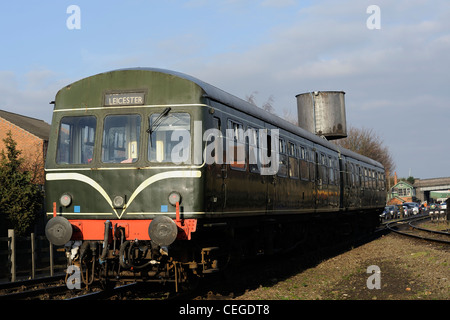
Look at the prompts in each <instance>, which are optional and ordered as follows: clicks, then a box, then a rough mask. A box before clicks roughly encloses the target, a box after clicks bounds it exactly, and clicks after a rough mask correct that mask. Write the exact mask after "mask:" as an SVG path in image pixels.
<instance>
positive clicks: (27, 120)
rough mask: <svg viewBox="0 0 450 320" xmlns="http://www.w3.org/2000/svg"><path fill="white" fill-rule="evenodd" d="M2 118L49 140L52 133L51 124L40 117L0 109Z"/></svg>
mask: <svg viewBox="0 0 450 320" xmlns="http://www.w3.org/2000/svg"><path fill="white" fill-rule="evenodd" d="M0 118H3V119H5V120H7V121H9V122H11V123H13V124H15V125H16V126H18V127H21V128H22V129H24V130H26V131H28V132H30V133H31V134H34V135H35V136H37V137H39V138H41V139H42V140H48V137H49V135H50V125H49V124H48V123H47V122H45V121H43V120H39V119H35V118H31V117H27V116H23V115H20V114H17V113H12V112H9V111H4V110H0Z"/></svg>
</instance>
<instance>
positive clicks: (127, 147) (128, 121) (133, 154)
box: [102, 114, 141, 163]
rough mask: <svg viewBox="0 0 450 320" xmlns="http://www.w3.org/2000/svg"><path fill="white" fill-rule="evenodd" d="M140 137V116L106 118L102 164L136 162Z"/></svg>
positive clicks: (112, 116) (111, 116)
mask: <svg viewBox="0 0 450 320" xmlns="http://www.w3.org/2000/svg"><path fill="white" fill-rule="evenodd" d="M140 135H141V116H140V115H137V114H132V115H110V116H106V117H105V121H104V125H103V140H102V162H105V163H133V162H136V161H137V159H138V157H139V141H140Z"/></svg>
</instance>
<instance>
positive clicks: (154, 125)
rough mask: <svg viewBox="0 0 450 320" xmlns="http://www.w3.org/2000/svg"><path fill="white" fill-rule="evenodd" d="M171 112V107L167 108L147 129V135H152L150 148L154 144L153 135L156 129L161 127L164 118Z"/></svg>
mask: <svg viewBox="0 0 450 320" xmlns="http://www.w3.org/2000/svg"><path fill="white" fill-rule="evenodd" d="M170 110H171V108H170V107H167V108H165V109H164V111H163V112H161V114H160V115H159V116H158V118H156V120H155V121H154V122H153V123H152V124H151V125H150V127H149V128H148V129H147V133H148V134H149V135H150V146H151V144H152V133H153V132H155V131H156V129H158V127H159V126H160V125H161V123H162V121H163V118H164V117H166V116H167V115H168V114H169V112H170Z"/></svg>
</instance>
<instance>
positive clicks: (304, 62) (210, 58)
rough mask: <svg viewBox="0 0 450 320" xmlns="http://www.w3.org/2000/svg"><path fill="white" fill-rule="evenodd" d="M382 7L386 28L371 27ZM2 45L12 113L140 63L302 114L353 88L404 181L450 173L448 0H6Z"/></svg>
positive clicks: (4, 105) (363, 118) (351, 104)
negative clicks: (372, 9) (314, 100)
mask: <svg viewBox="0 0 450 320" xmlns="http://www.w3.org/2000/svg"><path fill="white" fill-rule="evenodd" d="M373 4H375V5H377V6H378V7H379V8H380V20H379V22H380V26H381V29H374V30H371V29H369V28H367V24H366V21H367V19H368V18H369V17H370V16H371V14H370V13H367V12H366V10H367V8H368V7H369V6H370V5H373ZM70 5H77V6H78V7H79V8H80V18H81V20H80V21H81V24H80V26H81V28H80V29H79V30H77V29H75V30H70V29H68V28H67V26H66V20H67V19H68V18H69V17H70V15H71V14H68V13H67V12H66V10H67V8H68V7H69V6H70ZM0 39H1V41H2V46H1V49H0V61H1V62H0V109H3V110H7V111H12V112H17V113H21V114H24V115H28V116H31V117H36V118H39V119H43V120H45V121H47V122H50V121H51V115H52V108H51V107H52V106H51V105H49V104H48V103H49V101H51V100H54V97H55V94H56V92H57V91H58V90H59V89H60V88H62V87H63V86H65V85H67V84H69V83H71V82H74V81H77V80H79V79H81V78H84V77H87V76H90V75H94V74H97V73H100V72H105V71H109V70H114V69H118V68H125V67H139V66H140V67H158V68H166V69H171V70H175V71H180V72H184V73H187V74H189V75H192V76H194V77H197V78H199V79H201V80H203V81H206V82H209V83H211V84H213V85H215V86H217V87H219V88H221V89H223V90H225V91H227V92H230V93H232V94H234V95H236V96H238V97H241V98H244V99H245V98H246V96H248V95H250V94H252V93H255V96H256V101H257V103H259V104H263V103H264V102H265V101H267V99H269V97H271V96H272V97H273V100H274V107H275V110H276V112H277V114H278V115H281V116H283V115H284V114H289V113H290V114H291V115H292V116H293V117H296V114H297V112H296V100H295V95H297V94H299V93H304V92H309V91H316V90H343V91H345V92H346V109H347V123H348V124H350V125H352V126H355V127H366V128H372V129H373V130H374V131H375V132H376V133H377V134H378V135H379V136H380V137H381V138H382V139H383V140H384V143H385V144H386V145H387V146H388V147H389V149H390V151H391V153H392V155H393V158H394V161H395V163H396V171H397V174H398V175H399V176H400V177H406V176H408V175H409V173H410V172H411V174H412V175H413V176H415V177H419V178H432V177H444V176H445V177H447V176H450V169H449V168H448V160H447V159H448V158H450V148H448V145H449V143H448V142H446V141H447V140H449V139H450V126H449V125H448V122H449V120H450V104H449V101H450V90H449V89H448V87H449V83H450V81H449V80H450V54H449V52H450V3H449V2H448V0H434V1H425V0H396V1H387V0H375V1H373V0H370V1H365V0H342V1H332V0H323V1H295V0H215V1H210V0H189V1H176V0H168V1H167V0H166V1H143V0H134V1H101V0H98V1H81V0H70V1H64V0H58V1H55V0H53V1H50V0H42V1H39V2H35V1H33V2H31V1H23V0H16V1H11V2H4V3H3V4H2V10H1V11H0Z"/></svg>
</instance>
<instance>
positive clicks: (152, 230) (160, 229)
mask: <svg viewBox="0 0 450 320" xmlns="http://www.w3.org/2000/svg"><path fill="white" fill-rule="evenodd" d="M177 234H178V227H177V225H176V224H175V222H174V221H173V220H172V219H170V218H169V217H167V216H158V217H156V218H155V219H153V220H152V222H150V225H149V226H148V235H149V236H150V239H151V240H152V241H153V242H154V243H156V244H157V245H159V246H169V245H171V244H172V243H173V242H174V241H175V239H176V238H177Z"/></svg>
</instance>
